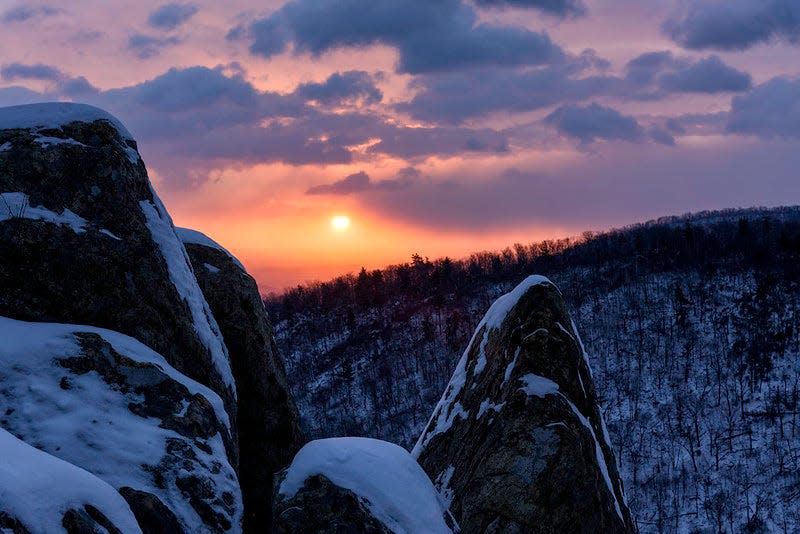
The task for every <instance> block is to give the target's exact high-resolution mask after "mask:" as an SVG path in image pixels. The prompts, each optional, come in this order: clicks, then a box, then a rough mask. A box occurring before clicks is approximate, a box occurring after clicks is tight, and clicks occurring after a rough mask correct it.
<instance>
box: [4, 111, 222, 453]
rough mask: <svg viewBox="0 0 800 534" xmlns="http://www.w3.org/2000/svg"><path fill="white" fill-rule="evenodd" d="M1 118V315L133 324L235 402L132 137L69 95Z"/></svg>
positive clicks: (218, 347)
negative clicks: (73, 101) (61, 101)
mask: <svg viewBox="0 0 800 534" xmlns="http://www.w3.org/2000/svg"><path fill="white" fill-rule="evenodd" d="M86 110H89V112H88V113H87V112H86ZM59 117H61V120H59ZM40 118H41V120H40ZM0 128H1V129H0V258H2V261H0V315H3V316H7V317H12V318H17V319H22V320H28V321H52V322H62V323H75V324H90V325H93V326H99V327H103V328H108V329H111V330H115V331H117V332H122V333H124V334H127V335H130V336H132V337H134V338H136V339H138V340H139V341H141V342H142V343H145V344H146V345H148V346H149V347H151V348H153V349H154V350H156V351H157V352H159V353H160V354H162V355H163V356H164V357H165V358H166V359H167V361H168V362H169V363H170V364H171V365H173V366H174V367H175V368H177V369H178V370H179V371H181V372H183V373H184V374H186V375H187V376H189V377H191V378H193V379H195V380H197V381H198V382H200V383H202V384H205V385H207V386H209V387H210V388H211V389H213V390H214V391H216V392H217V393H218V394H219V395H220V396H221V397H222V398H223V399H224V400H225V402H226V405H227V407H228V409H229V411H230V413H231V414H233V413H235V386H234V383H233V380H232V377H231V373H230V363H229V362H228V357H227V351H226V348H225V346H224V343H223V342H222V340H221V335H220V334H219V331H218V327H217V325H216V323H215V321H214V318H213V316H212V315H211V313H210V311H209V309H208V305H207V304H206V303H205V301H204V300H203V297H202V293H201V292H200V289H199V287H198V286H197V283H196V281H195V280H194V277H193V276H192V274H191V267H190V265H189V262H188V259H187V258H186V253H185V251H184V249H183V247H182V245H181V243H180V241H179V240H178V239H177V236H176V235H175V232H174V229H173V226H172V221H171V220H170V218H169V215H168V214H167V213H166V210H165V209H164V207H163V205H162V204H161V202H160V200H159V199H158V197H157V196H156V194H155V193H154V191H153V190H152V188H151V187H150V183H149V180H148V177H147V172H146V170H145V166H144V163H143V162H142V160H141V159H140V158H139V156H138V153H137V152H136V143H135V141H133V140H132V139H130V138H129V134H127V132H125V131H124V129H122V128H121V127H120V126H119V125H118V123H117V122H116V121H115V120H114V119H113V118H112V117H110V116H107V115H104V114H103V112H101V111H100V110H97V109H96V108H90V107H88V106H77V105H69V104H43V105H32V106H17V107H14V108H2V109H0ZM232 435H233V439H234V441H235V432H234V433H233V434H232ZM230 453H231V454H232V455H234V456H235V453H236V448H235V447H234V448H232V449H231V450H230ZM234 460H235V458H234Z"/></svg>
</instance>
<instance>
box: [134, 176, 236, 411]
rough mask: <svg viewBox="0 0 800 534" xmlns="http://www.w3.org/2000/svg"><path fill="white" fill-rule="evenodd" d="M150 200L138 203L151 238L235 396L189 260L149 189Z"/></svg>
mask: <svg viewBox="0 0 800 534" xmlns="http://www.w3.org/2000/svg"><path fill="white" fill-rule="evenodd" d="M150 190H151V192H152V195H153V201H149V200H142V201H140V202H139V206H140V207H141V209H142V213H144V216H145V220H146V222H147V228H148V229H149V230H150V233H151V234H152V235H153V240H154V241H155V242H156V243H157V244H158V247H159V249H160V250H161V255H162V256H163V258H164V261H165V262H166V263H167V270H168V271H169V277H170V280H172V283H173V285H174V286H175V289H176V290H177V291H178V294H179V295H180V296H181V297H182V298H183V299H184V300H185V301H186V304H187V306H188V307H189V311H190V312H191V314H192V323H193V324H194V329H195V331H196V332H197V335H198V337H199V338H200V341H201V342H202V343H203V344H204V345H205V346H206V347H207V348H208V351H209V353H210V354H211V359H212V362H213V364H214V367H215V368H216V369H217V372H218V373H219V375H220V376H221V377H222V380H223V381H224V382H225V384H226V385H227V386H228V388H229V389H230V390H231V393H232V394H233V395H234V397H235V396H236V383H235V382H234V379H233V371H232V370H231V362H230V358H229V357H228V349H227V347H226V346H225V342H224V341H223V338H222V333H221V332H220V330H219V326H218V325H217V321H216V319H214V315H213V314H212V313H211V308H209V306H208V303H207V302H206V299H205V297H204V296H203V292H202V291H201V290H200V286H199V285H197V279H196V278H195V276H194V272H193V271H192V264H191V261H190V260H189V256H188V254H187V253H186V249H185V248H184V246H183V243H182V242H181V240H180V239H179V238H178V235H177V234H176V232H175V226H174V225H173V224H172V219H171V218H170V216H169V214H168V213H167V210H166V208H164V205H163V204H162V203H161V200H160V199H159V198H158V195H156V192H155V191H153V189H152V188H151V189H150Z"/></svg>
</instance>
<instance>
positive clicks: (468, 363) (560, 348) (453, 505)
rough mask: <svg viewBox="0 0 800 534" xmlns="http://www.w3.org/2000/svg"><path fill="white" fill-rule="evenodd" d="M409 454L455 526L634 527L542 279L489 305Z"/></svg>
mask: <svg viewBox="0 0 800 534" xmlns="http://www.w3.org/2000/svg"><path fill="white" fill-rule="evenodd" d="M412 454H413V455H414V456H415V457H416V458H417V459H418V460H419V463H420V465H422V467H423V468H424V469H425V471H426V472H427V473H428V475H430V477H431V479H432V480H434V481H435V484H436V486H437V489H438V490H439V492H440V493H441V494H442V495H443V496H444V498H445V499H446V501H447V503H448V505H449V509H450V511H451V512H452V513H453V515H454V516H455V517H456V519H457V520H458V522H459V523H460V525H461V528H462V529H463V532H465V533H467V534H472V533H483V532H553V533H557V532H586V533H589V532H633V531H634V527H633V523H632V520H631V516H630V513H629V511H628V508H627V506H626V504H625V497H624V493H623V490H622V484H621V482H620V478H619V474H618V472H617V467H616V461H615V458H614V454H613V451H612V449H611V446H610V444H609V442H608V437H607V433H606V430H605V424H604V423H603V418H602V415H601V414H600V411H599V409H598V402H597V397H596V394H595V390H594V385H593V383H592V375H591V372H590V369H589V366H588V363H587V360H586V357H585V354H584V351H583V345H582V344H581V341H580V338H579V337H578V333H577V331H576V330H575V328H574V326H573V324H572V322H571V321H570V318H569V315H568V313H567V311H566V308H565V306H564V303H563V300H562V298H561V295H560V293H559V291H558V289H557V288H556V287H555V285H553V284H552V283H551V282H550V281H549V280H547V279H546V278H543V277H539V276H532V277H529V278H528V279H526V280H525V281H524V282H523V283H521V284H520V285H519V286H517V287H516V288H515V289H514V290H513V291H512V292H511V293H509V294H507V295H504V296H503V297H501V298H499V299H498V300H497V301H496V302H495V303H494V304H493V305H492V307H491V308H490V309H489V311H488V312H487V313H486V315H485V316H484V318H483V320H482V321H481V323H480V324H479V325H478V328H477V330H476V331H475V334H474V335H473V337H472V341H471V342H470V344H469V346H468V348H467V350H466V351H465V352H464V355H463V357H462V358H461V360H460V361H459V363H458V366H457V368H456V371H455V373H454V375H453V378H452V379H451V381H450V383H449V385H448V386H447V389H446V390H445V392H444V395H443V396H442V399H441V401H440V402H439V404H438V405H437V407H436V409H435V410H434V413H433V415H432V417H431V420H430V422H429V423H428V425H427V427H426V429H425V431H424V432H423V434H422V436H420V438H419V441H418V442H417V444H416V446H415V447H414V450H413V453H412Z"/></svg>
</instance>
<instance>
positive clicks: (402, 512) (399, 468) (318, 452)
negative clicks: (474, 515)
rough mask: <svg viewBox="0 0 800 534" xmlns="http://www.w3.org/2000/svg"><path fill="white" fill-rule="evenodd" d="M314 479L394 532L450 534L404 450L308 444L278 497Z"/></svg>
mask: <svg viewBox="0 0 800 534" xmlns="http://www.w3.org/2000/svg"><path fill="white" fill-rule="evenodd" d="M315 475H323V476H325V477H326V478H328V479H329V480H330V481H331V482H333V483H334V484H336V485H337V486H339V487H341V488H345V489H348V490H350V491H352V492H353V493H355V494H356V495H358V496H359V497H361V498H362V499H364V504H365V505H366V506H367V507H368V508H369V510H370V512H372V514H373V515H374V516H375V518H376V519H378V520H379V521H381V522H382V523H383V524H384V525H386V527H387V528H388V529H389V530H391V531H392V532H395V533H398V534H400V533H408V534H413V533H418V532H425V533H429V534H436V533H448V532H452V531H451V530H450V529H449V528H448V527H447V525H446V523H445V521H444V515H445V513H446V509H445V508H444V507H443V506H442V503H441V502H440V496H439V495H438V493H437V492H436V489H435V488H434V486H433V484H432V483H431V481H430V479H429V478H428V476H427V475H426V474H425V472H424V471H423V470H422V468H421V467H420V466H419V464H417V462H416V461H415V460H414V458H412V457H411V456H410V455H409V454H408V452H406V450H405V449H403V448H402V447H399V446H397V445H394V444H392V443H388V442H385V441H380V440H375V439H369V438H330V439H323V440H317V441H312V442H311V443H308V444H307V445H306V446H304V447H303V448H302V449H300V452H298V453H297V455H296V456H295V457H294V460H292V464H291V465H290V466H289V469H288V472H287V474H286V478H285V479H284V480H283V482H282V483H281V486H280V489H279V492H280V494H281V495H283V496H285V497H287V498H291V497H293V496H294V495H295V494H296V493H297V492H298V491H299V490H300V489H301V488H302V487H303V484H304V483H305V481H306V480H307V479H308V478H310V477H313V476H315Z"/></svg>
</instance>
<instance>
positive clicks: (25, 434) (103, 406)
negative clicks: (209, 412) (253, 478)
mask: <svg viewBox="0 0 800 534" xmlns="http://www.w3.org/2000/svg"><path fill="white" fill-rule="evenodd" d="M78 332H86V333H94V334H97V335H99V336H101V337H102V338H103V339H104V340H106V341H107V342H108V343H110V344H111V346H112V347H113V349H114V350H115V351H116V352H118V353H120V354H121V355H123V356H124V357H126V358H129V359H131V360H133V361H135V362H140V363H143V364H153V365H154V366H155V367H157V368H158V369H160V370H161V371H162V372H163V373H164V374H165V375H167V376H169V377H170V378H172V379H174V380H176V381H177V382H179V383H181V384H183V385H184V386H186V388H187V389H188V390H189V392H190V393H191V394H193V395H194V394H200V395H202V396H203V397H205V398H206V399H207V400H208V401H209V403H210V404H211V405H212V407H213V408H214V411H215V413H216V415H217V418H218V419H219V420H220V421H221V422H222V423H224V424H225V425H228V428H230V421H229V420H228V416H227V414H226V412H225V410H224V407H223V403H222V399H220V398H219V396H217V395H216V394H215V393H214V392H212V391H211V390H210V389H208V388H207V387H205V386H203V385H201V384H199V383H197V382H195V381H193V380H191V379H190V378H188V377H186V376H184V375H182V374H181V373H179V372H178V371H177V370H175V369H174V368H172V367H170V366H169V364H167V362H166V360H164V358H163V357H162V356H161V355H159V354H157V353H156V352H154V351H153V350H151V349H150V348H148V347H146V346H145V345H143V344H141V343H140V342H138V341H136V340H135V339H133V338H130V337H128V336H125V335H123V334H120V333H118V332H113V331H110V330H105V329H102V328H95V327H90V326H81V325H69V324H57V323H29V322H23V321H17V320H13V319H9V318H5V317H0V339H2V340H3V343H1V344H0V383H2V384H3V387H2V388H0V413H4V414H5V415H4V419H5V421H6V422H5V423H4V426H5V427H6V428H7V429H9V430H12V431H13V432H14V433H15V434H16V435H18V436H20V437H21V438H22V439H23V440H25V441H27V442H30V443H34V444H36V446H37V447H40V448H41V449H43V450H44V451H46V452H47V453H49V454H51V455H53V456H56V457H58V458H60V459H62V460H64V461H66V462H69V463H71V464H73V465H75V466H78V467H80V468H82V469H85V470H86V471H89V472H90V473H92V474H93V475H95V476H97V477H99V478H100V479H102V480H103V481H105V482H107V483H108V484H110V485H111V486H113V487H115V488H120V487H123V486H130V487H134V488H136V489H140V490H142V491H147V492H149V493H152V494H154V495H157V496H158V497H159V498H160V499H161V500H162V501H164V503H165V504H166V505H167V506H168V507H169V508H170V509H171V510H173V511H174V512H175V513H176V516H177V517H178V518H179V520H180V521H181V522H182V523H183V524H185V525H186V526H187V527H188V531H197V530H202V529H203V528H204V527H203V521H202V519H201V518H200V517H199V516H198V515H197V512H196V511H195V510H194V509H193V508H192V507H191V506H190V505H189V504H188V503H187V499H186V498H185V497H184V496H183V495H182V493H181V491H180V489H179V488H178V487H177V486H176V484H175V482H174V480H172V479H171V478H170V475H171V474H170V472H165V471H161V472H162V475H164V478H165V480H166V482H167V483H166V484H157V483H156V481H154V480H153V477H152V473H151V471H150V469H148V468H147V465H158V463H159V462H160V461H161V458H162V457H163V455H164V454H165V451H166V442H167V440H168V439H170V438H180V439H183V438H181V437H180V435H178V434H177V433H176V432H175V431H173V430H168V429H165V428H161V427H160V426H159V424H160V423H161V420H160V419H156V418H144V417H141V416H138V415H136V414H134V413H133V412H131V411H130V408H129V404H130V403H131V402H132V401H134V402H140V401H141V398H142V397H141V395H140V394H139V393H136V392H133V391H129V392H124V391H120V390H119V389H118V388H115V387H113V386H111V385H109V384H107V383H106V382H105V381H104V380H103V378H102V377H101V376H99V375H98V373H96V372H88V373H84V374H72V373H71V372H70V371H69V370H68V369H66V368H64V367H62V366H60V365H58V364H57V363H56V362H55V361H54V360H58V359H64V358H70V357H76V356H79V355H80V354H81V350H80V345H79V343H78V341H77V339H76V338H75V335H74V334H75V333H78ZM65 378H66V380H67V382H66V384H67V387H66V388H65V387H64V382H63V380H64V379H65ZM9 409H11V411H10V412H9V411H8V410H9ZM190 443H191V442H190ZM207 445H208V446H209V447H210V448H211V453H210V454H209V453H206V452H205V451H203V450H202V449H201V448H200V447H195V446H193V447H192V451H193V452H194V454H195V456H196V458H197V459H196V461H195V462H196V463H195V462H193V463H195V465H197V466H198V469H199V470H200V472H201V473H202V474H204V475H205V476H209V477H210V478H211V479H212V480H213V483H214V487H215V488H216V489H217V491H218V492H220V493H221V492H222V491H229V492H230V493H231V494H232V495H234V496H235V497H234V498H235V503H234V510H235V513H236V514H237V517H238V515H240V514H241V493H240V490H239V486H238V481H237V478H236V473H235V471H234V470H233V468H232V467H231V465H230V464H229V462H228V460H227V456H226V453H225V445H224V442H223V439H222V436H221V435H220V434H219V433H218V434H217V435H215V436H213V437H211V438H210V439H208V440H207ZM0 461H2V457H0ZM214 466H218V469H217V468H215V467H214ZM215 471H216V472H215ZM0 487H2V485H1V484H0ZM236 528H237V527H236V526H235V527H234V530H235V529H236Z"/></svg>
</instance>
